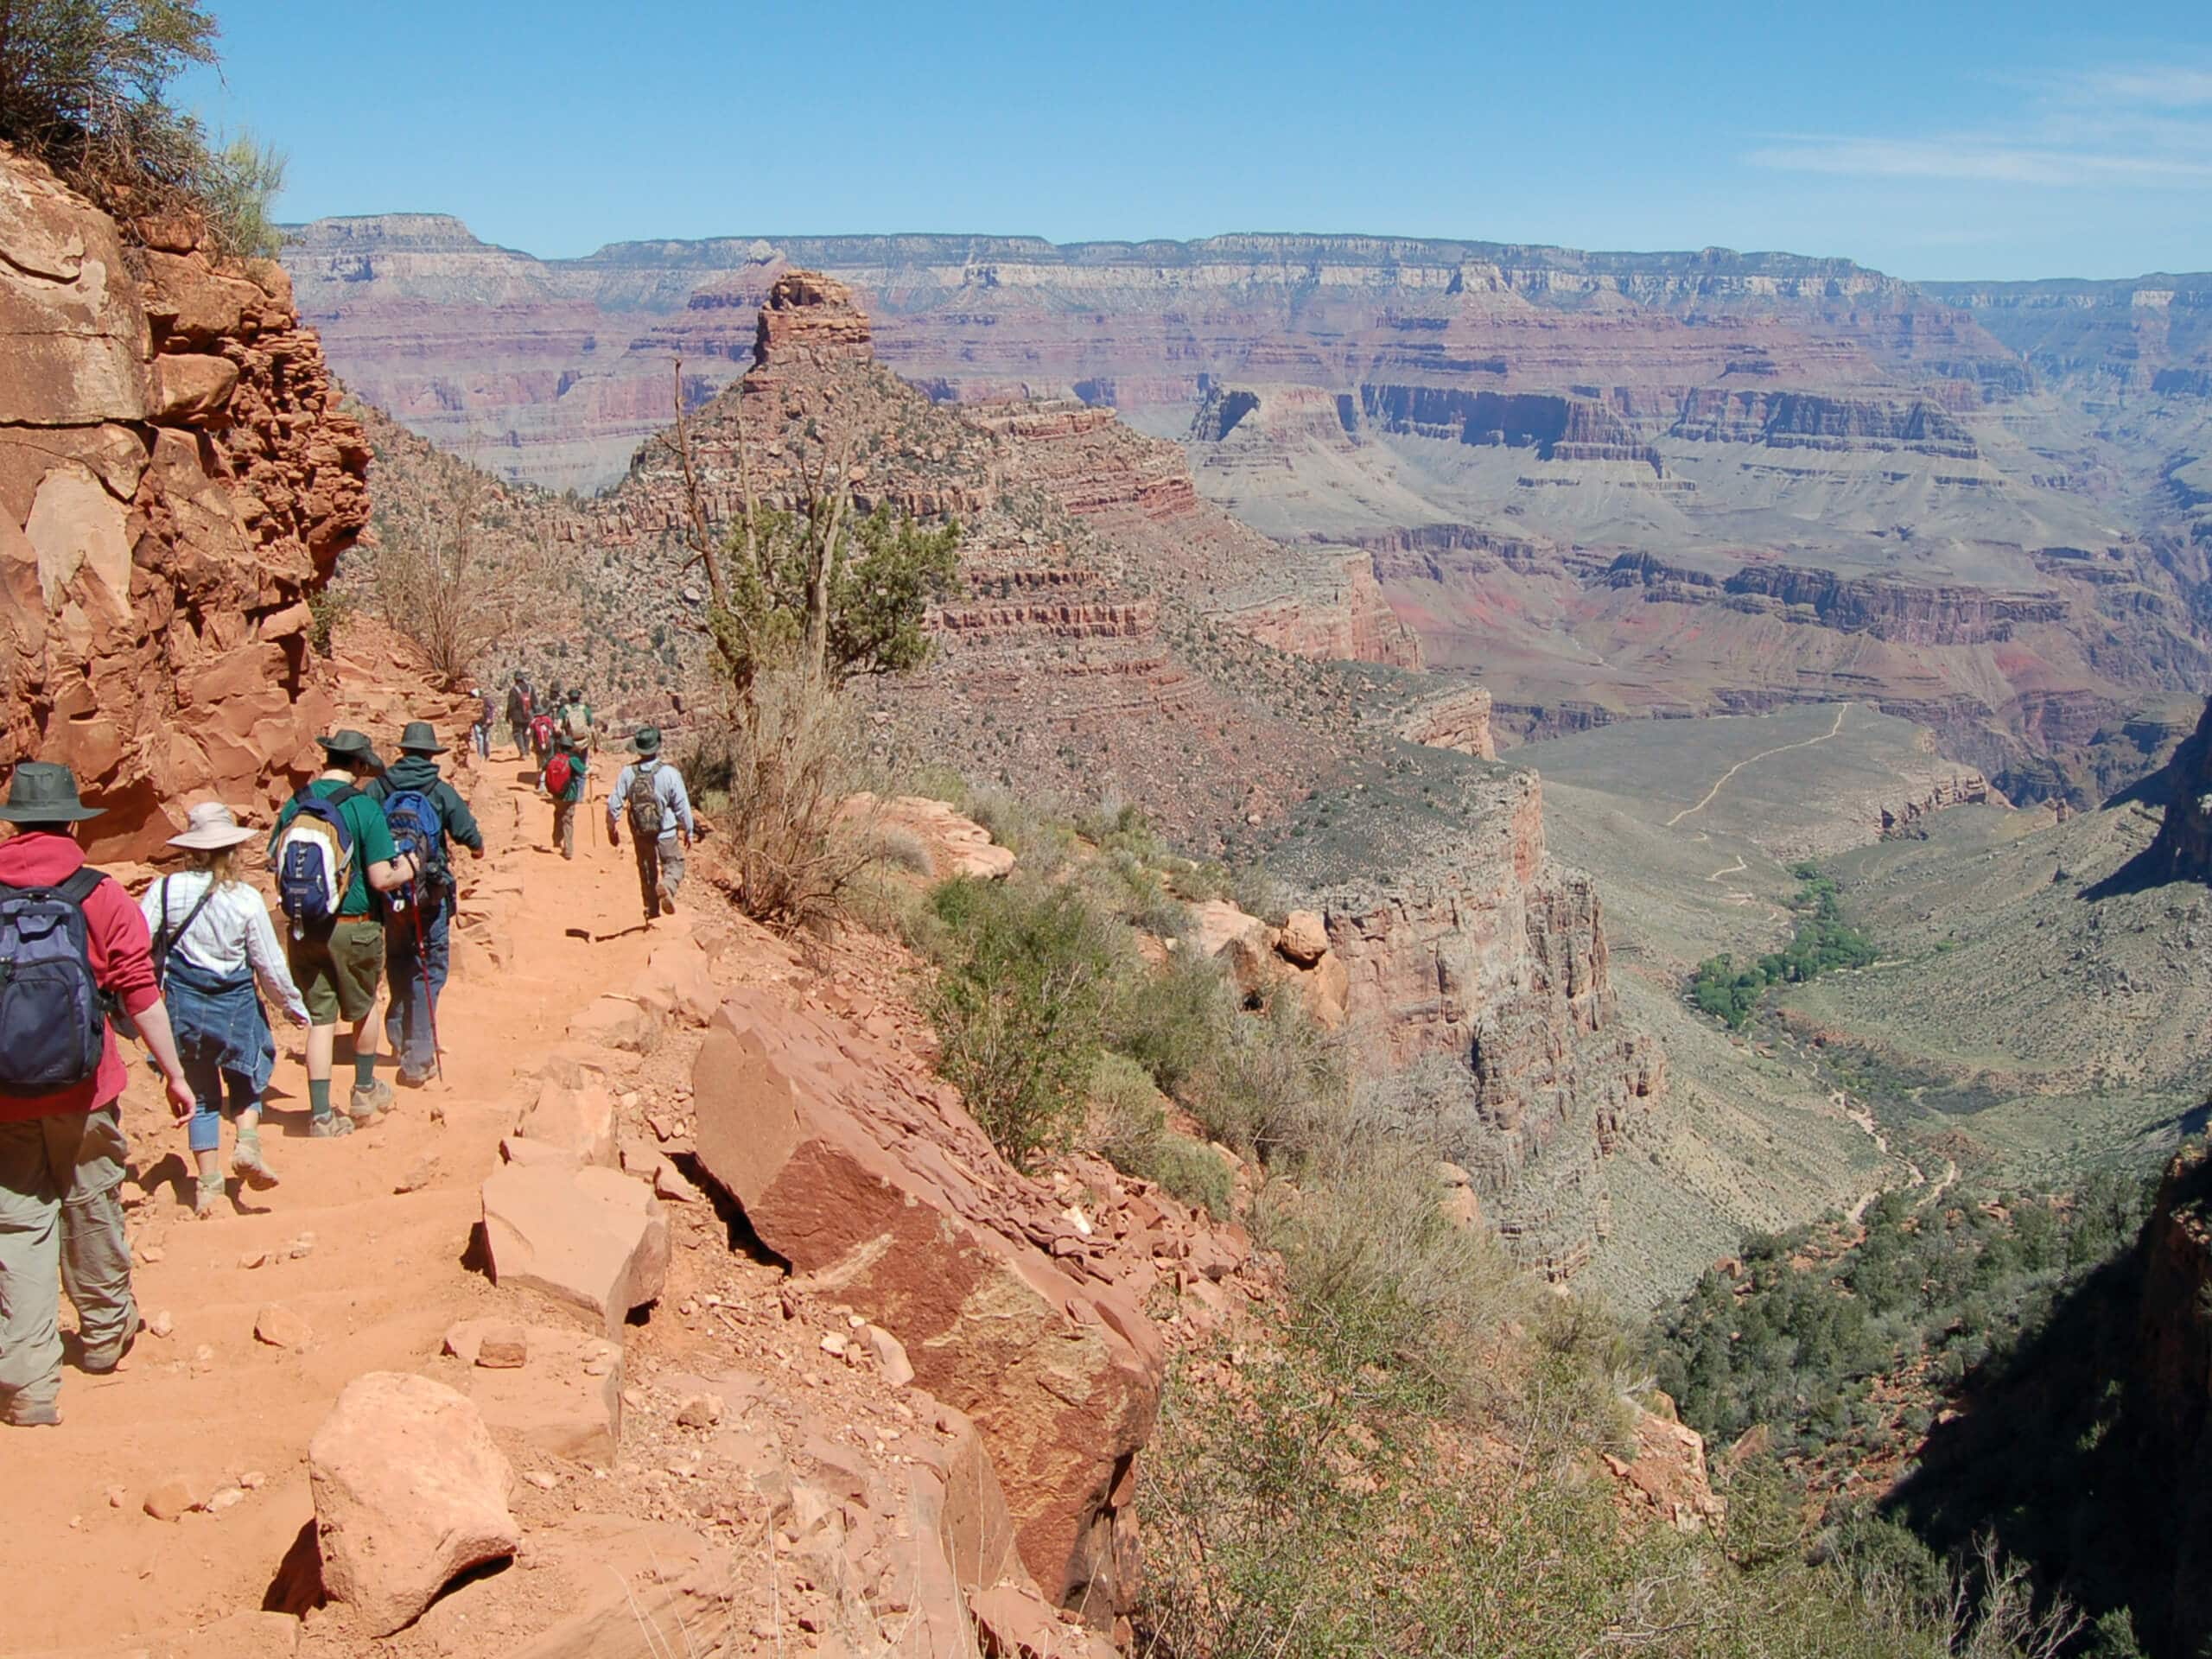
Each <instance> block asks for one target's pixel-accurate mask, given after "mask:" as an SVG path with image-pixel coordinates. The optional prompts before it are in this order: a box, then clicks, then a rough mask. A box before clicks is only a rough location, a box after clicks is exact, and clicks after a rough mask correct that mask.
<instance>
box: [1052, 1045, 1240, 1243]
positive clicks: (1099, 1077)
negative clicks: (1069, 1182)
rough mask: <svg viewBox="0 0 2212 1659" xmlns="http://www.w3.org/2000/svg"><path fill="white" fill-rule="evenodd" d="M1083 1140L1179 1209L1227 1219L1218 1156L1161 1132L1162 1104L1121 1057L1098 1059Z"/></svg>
mask: <svg viewBox="0 0 2212 1659" xmlns="http://www.w3.org/2000/svg"><path fill="white" fill-rule="evenodd" d="M1085 1139H1086V1141H1088V1143H1089V1144H1090V1147H1091V1149H1092V1150H1093V1151H1095V1152H1096V1153H1097V1154H1098V1155H1099V1156H1100V1157H1102V1158H1103V1159H1105V1160H1106V1161H1107V1162H1109V1164H1111V1165H1113V1166H1114V1167H1115V1168H1116V1169H1118V1170H1120V1171H1121V1172H1122V1173H1123V1174H1125V1175H1134V1176H1136V1177H1137V1178H1139V1179H1141V1180H1147V1181H1155V1182H1157V1183H1158V1184H1159V1185H1161V1186H1163V1187H1165V1188H1166V1190H1167V1191H1168V1192H1172V1193H1173V1194H1174V1195H1175V1196H1176V1197H1177V1198H1180V1199H1182V1200H1183V1202H1184V1203H1185V1204H1191V1205H1198V1207H1199V1208H1200V1209H1202V1210H1205V1211H1207V1212H1208V1213H1209V1214H1211V1215H1212V1216H1215V1217H1218V1218H1220V1219H1222V1220H1227V1219H1228V1218H1229V1217H1230V1214H1231V1212H1232V1205H1231V1202H1230V1195H1231V1192H1232V1186H1231V1183H1230V1175H1229V1166H1227V1165H1226V1164H1224V1162H1223V1161H1222V1160H1221V1156H1220V1154H1217V1153H1216V1152H1215V1151H1214V1150H1213V1148H1212V1147H1208V1146H1206V1145H1205V1144H1204V1143H1203V1142H1201V1141H1193V1140H1192V1139H1191V1138H1190V1136H1188V1135H1178V1134H1177V1133H1176V1132H1175V1131H1174V1130H1173V1129H1171V1128H1168V1127H1167V1100H1166V1096H1163V1095H1162V1094H1161V1093H1160V1090H1158V1089H1157V1088H1156V1087H1154V1084H1153V1081H1152V1078H1151V1077H1149V1076H1148V1075H1147V1073H1146V1071H1145V1069H1144V1068H1143V1067H1142V1066H1141V1065H1138V1064H1137V1063H1136V1062H1135V1060H1133V1059H1131V1058H1129V1057H1128V1056H1127V1055H1126V1054H1114V1053H1107V1054H1102V1055H1100V1056H1099V1057H1098V1060H1097V1064H1096V1066H1095V1067H1094V1069H1093V1071H1092V1072H1091V1077H1090V1116H1089V1120H1088V1122H1087V1124H1086V1132H1085Z"/></svg>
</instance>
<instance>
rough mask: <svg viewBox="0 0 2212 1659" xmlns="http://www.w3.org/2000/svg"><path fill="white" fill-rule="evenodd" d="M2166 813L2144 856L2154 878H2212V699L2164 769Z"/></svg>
mask: <svg viewBox="0 0 2212 1659" xmlns="http://www.w3.org/2000/svg"><path fill="white" fill-rule="evenodd" d="M2166 783H2167V797H2166V816H2165V818H2164V822H2163V823H2160V824H2159V826H2158V838H2157V839H2156V840H2154V841H2153V842H2152V843H2151V846H2150V849H2149V851H2148V852H2147V853H2146V854H2145V859H2146V861H2147V862H2148V864H2149V866H2150V870H2151V874H2152V876H2153V877H2154V879H2156V880H2163V881H2172V880H2194V881H2212V701H2208V702H2206V703H2205V705H2204V718H2203V719H2202V720H2201V721H2198V722H2197V726H2196V731H2195V732H2194V733H2192V734H2190V737H2189V738H2188V740H2187V741H2184V742H2183V744H2182V746H2181V747H2179V748H2178V749H2177V750H2175V751H2174V758H2173V760H2172V761H2171V763H2170V764H2169V766H2168V767H2167V772H2166Z"/></svg>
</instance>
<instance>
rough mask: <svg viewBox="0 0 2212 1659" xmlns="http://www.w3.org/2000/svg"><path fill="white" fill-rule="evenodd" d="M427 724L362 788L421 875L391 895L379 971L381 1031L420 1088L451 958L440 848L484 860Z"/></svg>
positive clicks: (413, 730)
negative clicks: (386, 999)
mask: <svg viewBox="0 0 2212 1659" xmlns="http://www.w3.org/2000/svg"><path fill="white" fill-rule="evenodd" d="M445 752H446V751H445V748H444V747H443V746H442V744H440V743H439V741H438V734H437V732H436V730H435V728H433V727H432V726H431V724H430V722H429V721H427V720H410V721H408V722H407V728H406V730H404V732H402V733H401V734H399V759H398V760H396V761H394V762H393V763H392V765H391V768H390V769H389V770H387V771H386V772H385V774H384V776H383V777H381V778H379V779H377V780H376V781H375V782H374V783H372V784H371V785H369V786H368V788H367V790H366V791H365V793H366V794H367V795H368V797H369V798H370V799H372V800H373V801H375V802H376V803H377V804H379V805H380V806H382V807H383V808H384V821H385V828H386V829H390V830H391V842H392V845H393V846H394V847H395V848H396V849H398V850H399V851H400V852H402V853H407V852H409V851H410V850H411V851H415V852H419V853H420V854H421V855H422V858H423V872H424V873H423V876H422V878H421V880H416V881H410V882H409V883H408V884H407V886H406V887H405V889H404V895H403V894H402V893H394V894H393V895H392V899H391V904H390V909H389V912H388V913H387V915H386V916H385V930H384V940H385V974H386V976H388V977H389V978H390V980H391V1002H390V1004H389V1005H388V1007H387V1008H386V1011H385V1019H384V1034H385V1039H386V1040H387V1041H389V1042H390V1043H391V1051H392V1052H393V1053H395V1054H397V1056H398V1057H399V1084H400V1086H401V1087H402V1088H404V1089H419V1088H421V1087H422V1086H423V1084H426V1083H428V1082H429V1080H430V1077H431V1074H432V1073H434V1072H435V1071H436V1070H437V1069H438V1044H437V1033H438V1006H437V1005H438V998H439V996H440V995H442V994H443V992H444V990H445V988H446V971H447V968H448V964H449V963H450V962H451V959H452V950H451V944H452V941H451V927H452V924H453V906H454V885H455V884H454V879H453V867H452V865H451V863H450V861H449V860H448V853H447V846H446V843H447V842H448V841H457V842H460V843H461V845H462V846H464V847H466V848H467V849H468V853H469V856H470V857H472V858H482V857H483V856H484V832H483V831H482V830H481V829H479V828H477V825H476V815H475V814H474V813H473V812H471V811H470V810H468V804H467V802H466V801H464V800H462V799H461V793H460V791H458V790H456V789H454V786H453V785H451V784H449V783H448V782H447V781H446V780H445V779H443V778H442V777H440V776H439V775H438V763H437V761H436V760H435V759H433V758H432V757H434V756H436V755H441V754H443V753H445Z"/></svg>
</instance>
